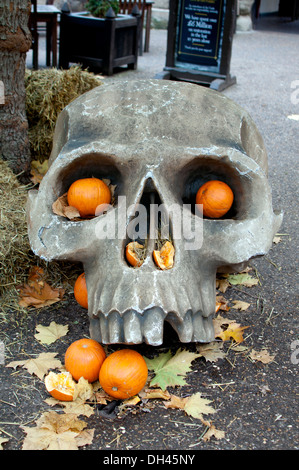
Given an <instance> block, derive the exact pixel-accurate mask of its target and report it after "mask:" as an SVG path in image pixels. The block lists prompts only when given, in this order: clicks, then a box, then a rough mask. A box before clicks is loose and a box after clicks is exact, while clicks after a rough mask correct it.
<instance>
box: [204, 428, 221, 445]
mask: <svg viewBox="0 0 299 470" xmlns="http://www.w3.org/2000/svg"><path fill="white" fill-rule="evenodd" d="M212 436H214V437H216V439H223V438H224V436H225V432H224V431H219V430H218V429H216V428H215V426H214V425H213V424H211V425H210V427H209V429H208V430H207V432H206V433H205V435H204V437H203V440H204V441H205V442H208V441H209V440H210V439H211V437H212Z"/></svg>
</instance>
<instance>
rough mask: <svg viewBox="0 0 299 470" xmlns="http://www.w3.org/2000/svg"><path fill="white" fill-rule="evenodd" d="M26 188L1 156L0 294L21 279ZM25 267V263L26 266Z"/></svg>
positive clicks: (25, 241)
mask: <svg viewBox="0 0 299 470" xmlns="http://www.w3.org/2000/svg"><path fill="white" fill-rule="evenodd" d="M26 199H27V188H26V187H25V186H22V185H21V184H20V183H19V181H18V179H17V177H16V176H15V175H14V173H13V172H12V170H11V169H10V168H9V166H8V165H7V163H6V162H3V161H2V160H0V272H1V278H0V279H1V280H0V294H3V292H4V291H5V290H6V289H7V288H9V287H11V286H12V285H13V284H15V283H16V282H18V281H19V280H21V279H22V277H23V273H24V272H27V269H25V270H24V268H25V266H24V264H26V263H24V258H27V255H28V251H29V243H28V238H27V226H26V215H25V203H26ZM26 267H27V266H26Z"/></svg>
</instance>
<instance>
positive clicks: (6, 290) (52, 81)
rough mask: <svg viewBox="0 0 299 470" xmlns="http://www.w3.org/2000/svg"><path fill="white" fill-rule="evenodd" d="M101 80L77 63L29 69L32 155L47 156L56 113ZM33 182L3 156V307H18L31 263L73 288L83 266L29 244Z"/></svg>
mask: <svg viewBox="0 0 299 470" xmlns="http://www.w3.org/2000/svg"><path fill="white" fill-rule="evenodd" d="M100 84H101V82H100V77H99V76H98V77H97V76H95V75H94V74H91V73H89V72H86V71H82V70H81V68H80V67H78V66H74V67H71V68H70V69H69V70H57V69H44V70H37V71H29V70H27V71H26V75H25V86H26V113H27V118H28V124H29V140H30V145H31V152H32V154H31V158H32V160H39V161H40V162H44V161H45V160H47V159H48V158H49V156H50V153H51V148H52V140H53V134H54V128H55V123H56V119H57V117H58V114H59V113H60V112H61V111H62V109H63V108H64V107H65V106H66V105H67V104H68V103H70V102H71V101H72V100H74V99H75V98H77V97H78V96H79V95H81V94H83V93H85V92H86V91H89V90H91V89H92V88H94V87H96V86H99V85H100ZM30 187H31V186H30V185H27V186H24V185H22V184H21V183H20V182H19V181H18V179H17V177H16V175H15V174H14V173H13V172H12V170H11V169H10V168H9V166H8V165H7V163H6V162H4V161H2V160H1V159H0V274H1V276H0V296H1V302H0V304H1V305H0V307H1V308H0V312H2V313H3V312H4V311H5V310H7V309H8V310H9V309H11V308H15V307H16V306H17V305H18V304H17V299H18V297H17V291H16V287H17V286H18V285H20V284H22V283H24V282H26V281H27V277H28V273H29V270H30V267H32V266H41V267H42V268H43V269H44V271H45V272H46V275H47V281H48V282H49V283H50V284H51V285H52V286H53V287H56V286H62V285H63V286H64V288H65V289H66V292H71V291H72V289H73V284H74V282H75V280H76V278H77V276H78V275H79V274H80V273H81V272H82V266H81V265H76V264H75V263H68V262H56V261H55V262H51V263H46V262H45V261H44V260H41V259H40V258H39V257H38V256H36V255H35V254H34V253H33V252H32V250H31V249H30V244H29V240H28V235H27V224H26V209H25V207H26V201H27V193H28V189H30Z"/></svg>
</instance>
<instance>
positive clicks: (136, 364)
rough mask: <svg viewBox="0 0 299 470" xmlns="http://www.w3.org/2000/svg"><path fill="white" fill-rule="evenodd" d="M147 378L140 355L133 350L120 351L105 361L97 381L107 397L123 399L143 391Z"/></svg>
mask: <svg viewBox="0 0 299 470" xmlns="http://www.w3.org/2000/svg"><path fill="white" fill-rule="evenodd" d="M147 376H148V369H147V365H146V362H145V360H144V359H143V357H142V356H141V354H139V353H138V352H137V351H134V350H133V349H120V350H119V351H115V352H114V353H112V354H110V356H108V357H107V359H105V361H104V362H103V365H102V367H101V370H100V375H99V380H100V384H101V387H102V388H103V389H104V390H105V392H106V393H108V395H110V396H112V397H114V398H117V399H125V398H130V397H132V396H134V395H136V394H137V393H139V392H140V390H142V389H143V387H144V385H145V384H146V381H147Z"/></svg>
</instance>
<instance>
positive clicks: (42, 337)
mask: <svg viewBox="0 0 299 470" xmlns="http://www.w3.org/2000/svg"><path fill="white" fill-rule="evenodd" d="M36 329H37V331H38V333H36V334H35V335H34V337H35V338H36V339H37V341H39V342H40V343H43V344H52V343H54V342H55V341H56V340H57V339H59V338H61V337H62V336H65V335H66V334H67V332H68V330H69V327H68V325H58V324H57V323H55V321H52V322H51V323H50V325H49V326H43V325H37V326H36Z"/></svg>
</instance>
